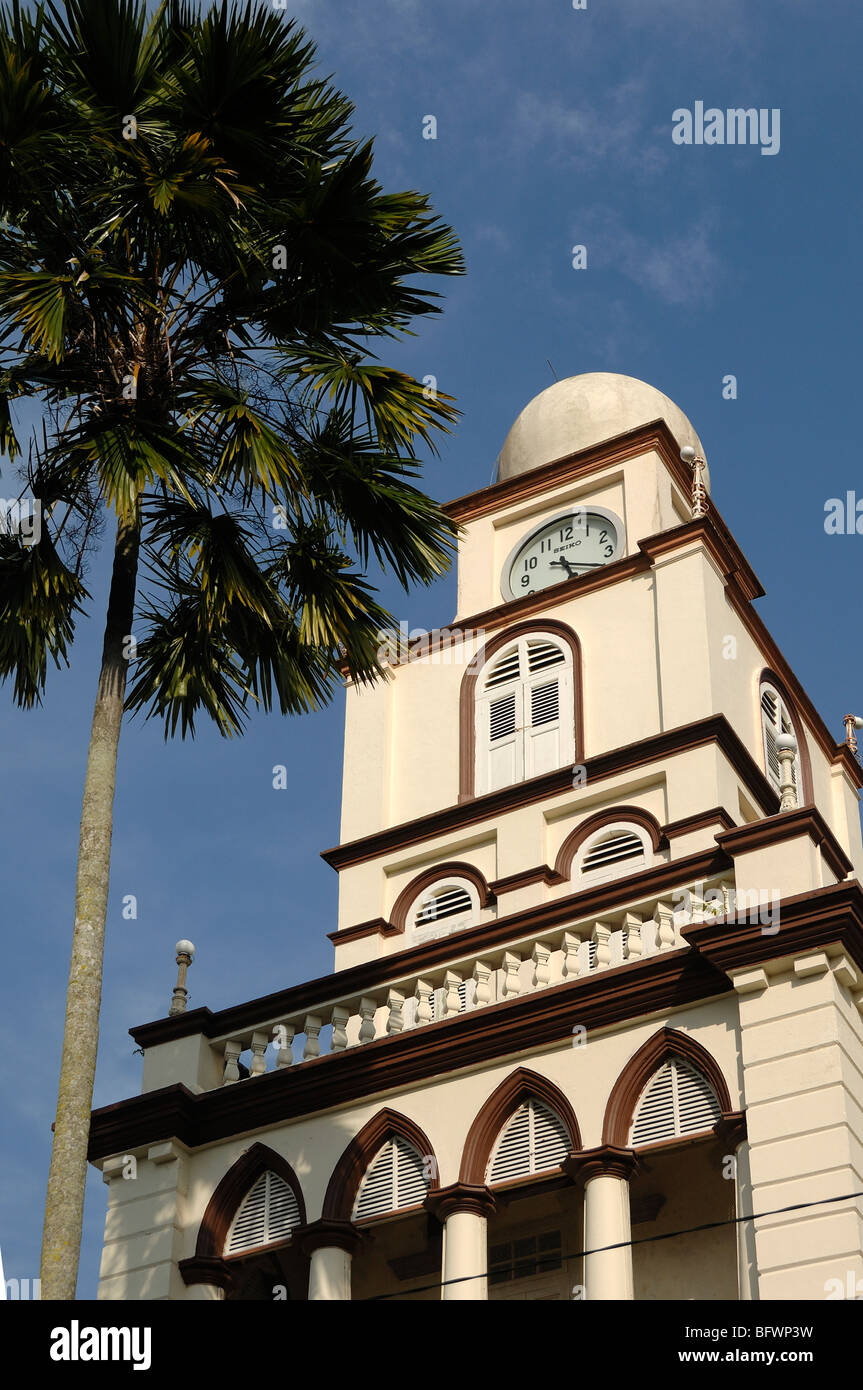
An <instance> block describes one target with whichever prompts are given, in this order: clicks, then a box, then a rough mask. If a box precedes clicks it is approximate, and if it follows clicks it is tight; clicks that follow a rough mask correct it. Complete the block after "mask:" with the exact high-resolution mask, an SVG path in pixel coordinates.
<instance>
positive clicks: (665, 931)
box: [653, 903, 677, 951]
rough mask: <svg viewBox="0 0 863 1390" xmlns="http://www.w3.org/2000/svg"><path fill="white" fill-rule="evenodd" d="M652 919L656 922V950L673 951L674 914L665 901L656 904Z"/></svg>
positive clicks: (674, 941)
mask: <svg viewBox="0 0 863 1390" xmlns="http://www.w3.org/2000/svg"><path fill="white" fill-rule="evenodd" d="M653 920H654V921H655V923H656V949H657V950H658V951H673V950H674V947H675V945H676V944H677V943H676V939H675V931H674V914H673V912H672V911H671V908H670V907H669V906H668V904H667V903H657V904H656V908H655V910H654V913H653Z"/></svg>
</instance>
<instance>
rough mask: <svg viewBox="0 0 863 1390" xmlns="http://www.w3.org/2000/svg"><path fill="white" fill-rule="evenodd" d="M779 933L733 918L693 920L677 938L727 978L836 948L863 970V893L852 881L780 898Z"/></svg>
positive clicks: (758, 923)
mask: <svg viewBox="0 0 863 1390" xmlns="http://www.w3.org/2000/svg"><path fill="white" fill-rule="evenodd" d="M777 925H778V928H779V929H778V931H770V932H765V931H764V929H763V924H762V923H760V922H738V921H736V919H732V918H731V917H728V918H724V917H718V918H715V919H714V920H713V921H712V922H696V923H693V924H692V925H691V926H689V927H683V928H682V931H681V935H682V936H683V938H684V939H685V940H686V941H688V942H689V945H690V946H691V947H692V949H693V950H695V951H697V952H698V954H699V955H700V956H701V957H703V958H704V959H705V960H708V961H710V963H711V964H712V965H714V966H715V967H716V969H717V970H721V971H722V972H723V973H724V974H725V975H726V976H728V977H729V979H730V972H731V971H738V970H743V969H745V968H746V967H748V966H754V965H761V964H763V963H764V962H765V961H771V960H782V959H783V958H785V957H792V956H797V955H801V954H804V953H806V954H808V953H811V952H812V951H817V950H819V949H820V948H821V947H823V946H827V945H832V944H835V945H838V946H841V947H842V949H843V950H844V951H845V952H846V953H847V954H848V955H849V956H850V957H851V959H852V960H853V961H854V962H855V964H856V965H857V966H858V967H859V968H860V969H861V970H863V890H861V887H860V884H859V883H858V882H857V880H856V879H852V880H850V881H846V882H845V883H835V884H832V885H831V886H830V887H829V888H818V889H812V890H810V891H808V892H806V893H797V894H795V895H794V896H793V897H789V898H782V899H781V900H780V904H779V920H778V924H777Z"/></svg>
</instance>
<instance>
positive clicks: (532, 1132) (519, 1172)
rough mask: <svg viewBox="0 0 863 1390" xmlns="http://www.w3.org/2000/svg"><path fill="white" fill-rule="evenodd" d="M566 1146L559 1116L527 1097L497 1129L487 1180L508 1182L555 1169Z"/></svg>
mask: <svg viewBox="0 0 863 1390" xmlns="http://www.w3.org/2000/svg"><path fill="white" fill-rule="evenodd" d="M569 1148H570V1144H569V1134H568V1132H567V1129H566V1125H565V1124H564V1123H563V1121H562V1120H561V1118H560V1116H559V1115H556V1114H555V1112H554V1111H553V1110H551V1109H550V1108H549V1106H547V1105H543V1103H542V1101H540V1100H534V1099H533V1097H531V1098H530V1099H529V1100H526V1101H524V1103H523V1104H522V1105H520V1106H519V1107H518V1109H517V1110H516V1112H515V1114H514V1115H513V1116H512V1117H511V1118H510V1119H509V1121H508V1122H507V1124H506V1125H504V1127H503V1129H502V1130H501V1133H500V1135H499V1137H498V1140H497V1142H496V1144H495V1146H494V1148H493V1150H492V1154H491V1159H490V1160H489V1165H488V1177H487V1181H488V1182H490V1183H497V1182H511V1181H512V1180H513V1179H514V1178H524V1177H528V1176H529V1175H530V1174H531V1173H544V1172H546V1171H547V1170H549V1169H552V1168H559V1167H560V1165H561V1163H562V1162H563V1160H564V1159H565V1158H566V1155H567V1154H568V1153H569Z"/></svg>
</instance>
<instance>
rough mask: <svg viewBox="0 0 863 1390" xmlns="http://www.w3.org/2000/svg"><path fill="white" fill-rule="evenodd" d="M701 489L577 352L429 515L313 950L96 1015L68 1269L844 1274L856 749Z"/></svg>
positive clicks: (377, 691) (853, 1170) (703, 1290)
mask: <svg viewBox="0 0 863 1390" xmlns="http://www.w3.org/2000/svg"><path fill="white" fill-rule="evenodd" d="M709 489H710V477H709V472H708V467H707V460H706V457H705V451H704V448H703V445H702V444H701V441H700V440H699V438H698V436H697V434H696V432H695V430H694V428H693V426H692V425H691V424H690V422H689V420H688V419H687V418H686V416H685V415H684V414H683V412H682V411H681V410H680V409H679V408H678V407H677V406H676V405H675V404H674V403H673V402H672V401H670V400H669V399H668V398H667V397H666V396H665V395H663V394H662V393H661V392H660V391H658V390H656V389H655V388H654V387H652V386H649V385H647V384H646V383H644V382H641V381H636V380H634V379H632V378H629V377H623V376H616V375H612V374H608V373H593V374H588V375H585V376H578V377H572V378H569V379H567V380H565V381H560V382H557V383H555V385H553V386H551V387H549V388H548V389H547V390H545V391H543V392H542V393H541V394H540V395H539V396H537V397H536V398H535V399H534V400H532V401H531V402H530V403H529V404H528V405H527V406H526V407H525V409H524V410H522V412H521V414H520V415H519V416H518V418H517V419H516V421H515V423H514V424H513V426H512V428H511V430H510V431H509V434H508V436H507V438H506V441H505V443H504V446H503V449H502V451H501V454H500V457H499V459H498V467H497V478H496V481H495V482H494V483H493V484H492V485H491V486H490V487H488V488H483V489H481V490H480V491H478V492H474V493H471V494H469V495H468V496H466V497H462V498H459V499H458V500H457V501H455V502H452V503H450V504H449V505H448V512H449V514H450V515H451V516H452V518H453V519H454V520H455V521H456V522H457V523H458V524H459V527H460V542H459V562H458V607H457V613H456V614H455V616H454V618H452V619H451V620H449V621H448V623H447V625H446V626H445V627H441V628H440V629H439V630H438V631H436V632H435V633H432V634H428V637H427V639H426V640H420V641H417V642H412V643H410V644H408V646H407V648H405V646H404V644H399V646H398V649H397V650H394V649H393V647H392V646H390V647H389V648H387V651H388V660H387V670H386V679H385V680H382V681H380V682H378V683H376V684H375V685H374V686H351V685H349V687H348V689H347V695H346V727H345V758H344V778H343V789H342V818H341V835H340V841H339V844H338V845H336V846H335V847H333V848H332V849H329V850H327V851H325V854H324V858H325V859H326V860H327V861H328V863H329V864H330V865H331V866H332V868H333V869H334V870H335V871H336V872H337V873H338V874H339V881H340V893H339V915H338V922H337V923H333V924H332V929H331V930H330V932H329V936H330V939H331V941H332V943H333V949H334V953H335V963H334V969H333V972H332V973H331V974H330V975H327V976H325V977H324V978H322V979H319V980H315V981H311V982H308V983H304V984H290V983H289V982H287V981H286V982H284V983H283V984H282V983H281V982H280V987H279V989H278V991H277V992H276V993H274V994H273V993H270V994H266V995H264V996H263V997H261V998H259V999H256V1000H252V1001H248V1002H246V1003H242V1004H232V1005H231V1006H230V1007H227V1008H222V1009H219V1010H217V1011H211V1010H209V1009H196V1010H194V1011H191V1012H183V1011H181V1012H179V1013H175V1014H174V1015H173V1016H171V1017H168V1018H165V1019H160V1020H157V1021H155V1022H153V1023H149V1024H146V1025H143V1026H141V1027H138V1028H135V1029H133V1030H132V1031H133V1036H134V1037H135V1039H136V1041H137V1043H138V1045H139V1046H140V1047H142V1048H143V1050H144V1094H143V1095H142V1096H141V1097H136V1098H133V1099H130V1100H128V1101H123V1102H120V1103H119V1104H117V1105H114V1106H111V1107H108V1108H107V1110H105V1111H97V1112H96V1113H95V1115H94V1120H93V1144H92V1156H93V1160H94V1162H96V1163H98V1164H99V1165H100V1166H101V1167H102V1169H103V1174H104V1175H105V1178H106V1181H107V1182H108V1184H109V1191H110V1207H109V1217H108V1227H107V1231H108V1235H107V1236H106V1247H105V1256H104V1258H103V1269H102V1283H101V1286H100V1296H101V1297H106V1298H115V1297H116V1298H139V1297H140V1298H153V1297H161V1298H222V1297H227V1298H230V1299H247V1298H272V1297H281V1296H284V1297H288V1298H292V1299H306V1298H309V1299H348V1298H352V1299H360V1300H361V1299H366V1298H377V1297H387V1298H389V1297H397V1298H410V1299H415V1300H420V1301H422V1300H428V1299H440V1298H444V1299H480V1300H485V1299H529V1300H533V1299H536V1300H542V1301H546V1300H548V1299H555V1300H557V1299H576V1300H581V1299H585V1298H586V1299H588V1300H600V1299H605V1300H607V1299H621V1300H627V1299H633V1298H635V1299H666V1298H672V1299H674V1298H677V1299H696V1300H712V1299H728V1298H732V1299H754V1298H776V1299H799V1298H806V1299H810V1298H815V1299H820V1298H826V1297H833V1296H836V1297H838V1296H844V1295H840V1294H833V1293H831V1292H830V1290H831V1289H832V1288H833V1287H834V1285H835V1286H836V1287H841V1288H842V1289H844V1288H846V1287H847V1284H848V1280H849V1277H850V1278H852V1279H853V1280H858V1279H861V1278H863V1252H861V1228H863V1206H861V1202H860V1199H859V1198H856V1197H854V1196H853V1195H848V1194H854V1193H856V1192H859V1191H860V1190H861V1188H863V1157H861V1156H863V1122H861V1119H860V1116H861V1113H863V1112H861V1109H860V1095H861V1092H860V1086H859V1077H860V1076H861V1075H863V893H861V889H860V886H859V883H858V879H859V877H860V874H861V871H863V844H861V834H860V821H859V813H858V793H859V789H860V786H861V784H863V774H861V769H860V766H859V764H858V762H857V760H856V758H855V757H854V755H853V752H852V750H851V749H850V748H849V747H848V746H847V745H846V744H844V743H838V742H837V741H836V739H835V738H834V736H833V734H832V733H831V732H830V730H829V729H828V727H827V726H826V724H825V723H824V721H823V719H822V718H821V716H820V714H819V713H818V711H817V710H816V709H815V707H814V706H813V704H812V702H811V700H810V699H809V697H808V696H807V694H806V691H805V689H804V688H803V686H802V685H801V683H800V681H799V680H798V679H797V677H796V675H795V674H794V672H793V671H792V670H791V668H790V666H789V665H788V663H787V661H786V660H785V658H784V657H783V655H782V653H781V651H780V650H779V648H778V646H777V645H776V643H775V642H774V640H773V638H772V637H771V636H770V634H769V632H768V631H767V629H766V627H765V625H764V623H763V622H762V621H761V618H760V617H759V616H758V613H757V611H756V602H757V599H758V598H759V596H760V595H761V594H762V592H763V591H762V589H761V587H760V585H759V582H758V579H757V577H756V575H755V573H754V571H753V569H752V568H751V566H750V564H749V562H748V561H747V559H746V558H745V557H744V555H743V554H742V552H741V550H740V548H739V547H738V545H737V544H736V542H735V540H734V538H733V536H732V535H731V533H730V531H729V530H728V528H727V526H726V525H725V523H724V522H723V521H722V518H721V517H720V515H719V513H718V511H717V509H716V507H715V505H714V503H713V500H712V498H711V497H710V491H709ZM411 635H412V637H413V635H414V634H413V633H412V634H411ZM834 722H838V721H837V720H835V719H834ZM199 944H203V945H204V946H205V943H199ZM203 955H204V952H203V951H202V956H203ZM198 968H200V967H198ZM270 973H271V972H268V975H269V974H270ZM262 983H263V982H262ZM268 983H269V980H268ZM129 1154H134V1155H135V1156H136V1158H137V1159H138V1161H139V1172H141V1173H142V1174H143V1186H142V1187H139V1188H138V1189H137V1190H136V1191H135V1192H134V1193H133V1192H131V1191H130V1189H131V1188H132V1187H133V1186H134V1185H133V1184H128V1183H124V1182H123V1181H122V1180H121V1178H122V1169H121V1165H122V1160H123V1159H124V1157H126V1156H128V1155H129ZM133 1196H134V1197H135V1198H136V1203H137V1204H136V1205H134V1206H133V1205H132V1203H131V1198H132V1197H133ZM792 1208H793V1209H792ZM142 1221H145V1222H149V1223H150V1225H149V1226H148V1236H149V1241H148V1243H145V1244H144V1245H141V1243H140V1235H141V1227H140V1223H141V1222H142ZM274 1289H278V1290H282V1291H283V1292H282V1293H279V1294H274V1293H273V1290H274Z"/></svg>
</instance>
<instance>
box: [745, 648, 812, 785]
mask: <svg viewBox="0 0 863 1390" xmlns="http://www.w3.org/2000/svg"><path fill="white" fill-rule="evenodd" d="M765 683H766V684H767V685H772V686H773V687H774V689H775V690H776V693H777V695H779V696H780V698H781V699H782V700H783V701H784V702H785V707H786V709H787V710H788V713H789V714H790V715H791V723H792V725H793V728H794V737H795V738H796V739H797V750H798V752H799V754H800V771H801V774H802V777H803V787H802V793H803V796H802V800H803V802H804V803H806V804H808V803H809V802H810V801H814V800H815V792H814V790H813V787H812V761H811V759H810V757H809V744H808V741H807V739H806V730H805V725H804V723H803V720H802V719H801V718H800V715H799V714H798V712H797V701H796V700H794V699H792V697H791V695H790V694H789V691H788V687H787V686H786V684H785V682H784V680H783V679H782V677H781V676H777V674H776V672H775V671H773V670H771V669H770V667H769V666H765V667H764V670H763V671H762V672H761V674H760V675H759V677H758V684H757V685H756V687H755V698H756V700H757V702H758V728H759V732H761V733H762V738H761V745H762V752H761V756H762V758H763V757H764V737H763V731H762V724H761V687H762V685H764V684H765Z"/></svg>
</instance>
